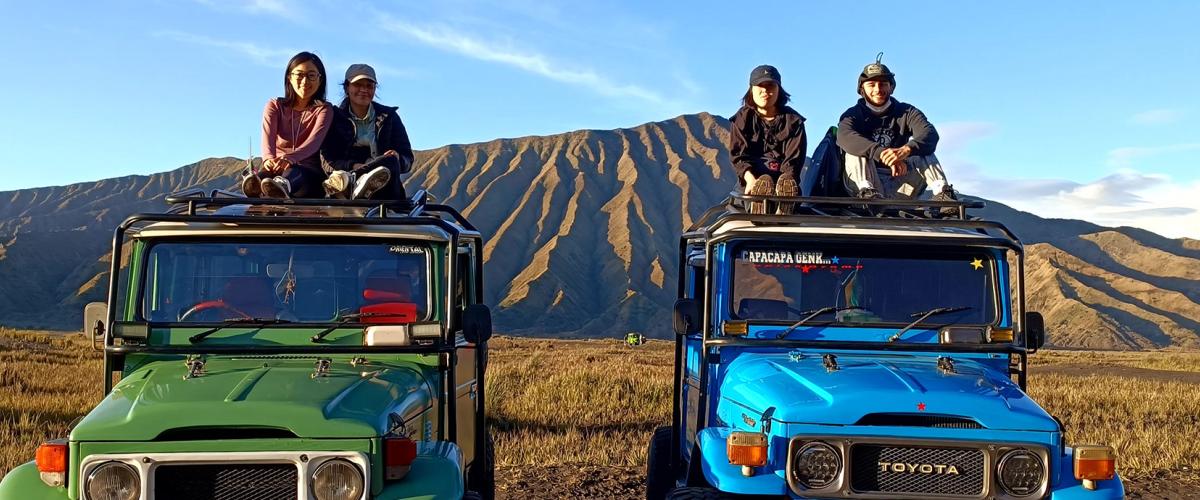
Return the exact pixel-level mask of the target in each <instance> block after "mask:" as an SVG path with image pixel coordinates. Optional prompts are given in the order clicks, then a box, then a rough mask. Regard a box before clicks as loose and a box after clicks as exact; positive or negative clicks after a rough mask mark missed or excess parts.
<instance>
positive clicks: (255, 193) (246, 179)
mask: <svg viewBox="0 0 1200 500" xmlns="http://www.w3.org/2000/svg"><path fill="white" fill-rule="evenodd" d="M241 184H242V194H244V195H246V197H247V198H259V197H261V196H262V184H261V181H260V180H259V179H258V177H255V175H254V173H252V172H246V173H245V174H244V175H242V183H241Z"/></svg>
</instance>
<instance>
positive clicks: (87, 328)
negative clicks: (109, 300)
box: [83, 302, 108, 348]
mask: <svg viewBox="0 0 1200 500" xmlns="http://www.w3.org/2000/svg"><path fill="white" fill-rule="evenodd" d="M106 320H108V304H105V303H104V302H90V303H88V305H86V306H83V334H84V335H88V336H90V337H91V338H92V347H93V348H99V346H97V344H96V343H97V342H99V343H100V345H103V344H104V334H105V333H107V332H108V325H107V324H105V323H104V322H105V321H106Z"/></svg>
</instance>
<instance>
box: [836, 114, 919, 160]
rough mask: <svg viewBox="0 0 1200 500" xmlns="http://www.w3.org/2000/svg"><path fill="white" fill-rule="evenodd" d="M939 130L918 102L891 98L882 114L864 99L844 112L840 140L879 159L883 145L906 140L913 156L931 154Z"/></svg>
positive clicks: (850, 149)
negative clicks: (906, 101)
mask: <svg viewBox="0 0 1200 500" xmlns="http://www.w3.org/2000/svg"><path fill="white" fill-rule="evenodd" d="M937 142H938V133H937V130H935V129H934V128H933V125H932V124H930V123H929V120H928V119H926V118H925V114H924V113H922V112H921V110H919V109H917V108H916V107H915V106H913V105H911V104H908V103H903V102H900V101H897V100H895V99H892V104H891V106H889V107H888V109H887V111H884V112H883V114H882V115H877V114H875V112H874V111H871V108H868V107H867V103H866V100H865V99H859V100H858V104H855V105H854V107H851V108H850V109H847V110H846V112H845V113H842V118H841V120H839V121H838V131H837V144H838V147H840V148H842V150H843V151H845V152H847V153H849V154H852V155H854V156H862V157H866V158H870V159H872V160H879V159H880V158H879V153H880V152H881V151H883V150H884V149H890V148H898V147H900V146H903V145H905V144H907V145H908V146H909V147H911V148H912V150H913V151H912V155H913V156H928V155H931V154H933V152H934V150H936V149H937Z"/></svg>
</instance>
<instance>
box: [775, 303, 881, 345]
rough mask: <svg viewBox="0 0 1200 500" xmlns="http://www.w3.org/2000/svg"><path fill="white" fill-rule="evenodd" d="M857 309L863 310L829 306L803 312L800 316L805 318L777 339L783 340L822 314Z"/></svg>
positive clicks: (853, 307)
mask: <svg viewBox="0 0 1200 500" xmlns="http://www.w3.org/2000/svg"><path fill="white" fill-rule="evenodd" d="M857 309H863V308H862V307H859V306H845V307H836V306H829V307H822V308H819V309H812V310H808V311H804V312H801V313H800V314H804V315H805V316H804V317H803V318H800V321H797V322H796V323H795V324H793V325H792V326H789V327H788V329H787V330H784V331H783V333H781V334H779V335H778V336H776V337H775V338H777V339H781V338H784V337H786V336H787V334H789V333H792V330H795V329H797V328H800V326H801V325H803V324H805V323H807V322H808V320H810V319H813V318H815V317H817V316H820V315H822V314H826V313H831V312H842V311H853V310H857Z"/></svg>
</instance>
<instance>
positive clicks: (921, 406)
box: [917, 403, 925, 411]
mask: <svg viewBox="0 0 1200 500" xmlns="http://www.w3.org/2000/svg"><path fill="white" fill-rule="evenodd" d="M917 411H925V403H917Z"/></svg>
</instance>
